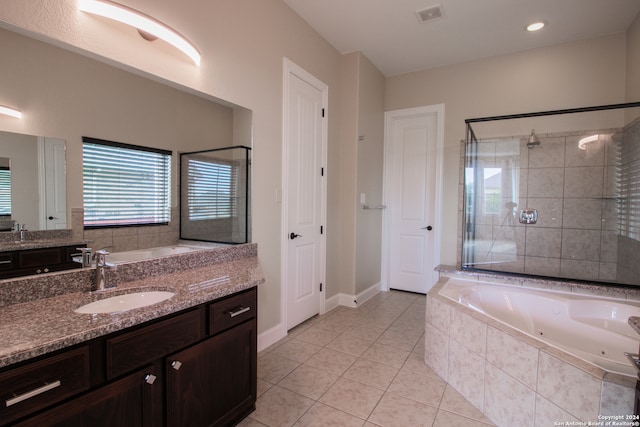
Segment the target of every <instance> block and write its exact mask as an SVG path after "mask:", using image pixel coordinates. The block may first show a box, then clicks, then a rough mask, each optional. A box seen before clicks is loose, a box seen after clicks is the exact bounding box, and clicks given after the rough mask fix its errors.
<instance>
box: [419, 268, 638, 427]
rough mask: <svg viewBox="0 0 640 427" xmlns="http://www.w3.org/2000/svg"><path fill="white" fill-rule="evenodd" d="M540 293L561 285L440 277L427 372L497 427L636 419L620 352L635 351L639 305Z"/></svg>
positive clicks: (431, 299) (432, 301) (568, 291)
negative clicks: (632, 416)
mask: <svg viewBox="0 0 640 427" xmlns="http://www.w3.org/2000/svg"><path fill="white" fill-rule="evenodd" d="M492 281H494V282H492ZM546 286H558V284H557V283H553V284H545V283H542V282H541V281H540V280H529V279H528V278H522V277H513V278H509V277H507V276H505V277H501V278H500V279H498V280H494V278H492V277H490V276H486V277H485V276H482V275H474V274H470V275H467V274H465V273H459V272H457V271H452V273H449V272H448V271H444V272H443V271H441V272H440V280H439V281H438V283H436V284H435V285H434V286H433V288H432V289H431V290H430V291H429V292H428V293H427V304H426V316H425V364H426V365H427V366H428V367H429V368H431V369H432V370H433V371H434V372H435V373H436V374H438V375H439V376H440V377H442V378H443V379H444V380H445V381H446V382H447V383H448V384H449V385H451V386H452V387H453V388H454V389H455V390H456V391H457V392H459V393H460V394H461V395H462V396H464V397H465V399H467V400H468V401H469V402H471V403H472V404H473V405H474V406H475V407H476V408H478V409H479V410H480V411H481V412H482V413H483V414H485V415H486V416H487V417H488V418H489V419H490V420H492V421H493V422H494V423H495V424H496V425H499V426H503V425H504V426H507V425H523V426H524V425H527V426H547V425H559V424H558V422H559V421H561V422H565V421H566V422H569V421H571V422H578V421H580V422H583V423H585V424H571V425H587V424H586V423H587V422H596V421H598V420H600V419H601V418H599V417H601V416H613V415H620V414H632V413H633V403H634V393H635V383H636V378H637V377H636V372H635V369H634V368H633V366H632V365H631V363H630V362H629V361H628V360H627V359H626V357H625V356H624V352H630V353H637V351H638V343H639V341H640V336H639V335H638V334H637V333H636V332H635V331H634V330H633V329H632V328H631V327H630V326H629V325H628V323H627V322H628V318H629V316H632V315H636V316H637V315H640V301H636V300H626V299H616V298H609V297H600V296H595V295H592V294H582V293H579V292H581V291H582V287H581V286H578V285H577V284H563V285H562V289H563V291H556V290H549V289H547V288H546ZM574 289H575V291H574ZM612 292H614V291H612ZM617 293H618V294H624V292H623V291H620V290H619V289H618V290H617ZM523 420H527V422H523ZM563 425H570V424H563ZM592 425H596V424H592Z"/></svg>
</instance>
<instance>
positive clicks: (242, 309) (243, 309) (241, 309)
mask: <svg viewBox="0 0 640 427" xmlns="http://www.w3.org/2000/svg"><path fill="white" fill-rule="evenodd" d="M249 310H251V307H238V309H237V310H236V311H230V312H229V316H231V317H236V316H240V315H241V314H243V313H246V312H247V311H249Z"/></svg>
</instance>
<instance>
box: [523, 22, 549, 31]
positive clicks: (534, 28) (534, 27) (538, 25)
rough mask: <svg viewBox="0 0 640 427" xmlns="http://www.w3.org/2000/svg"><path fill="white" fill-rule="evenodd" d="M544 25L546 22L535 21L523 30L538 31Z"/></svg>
mask: <svg viewBox="0 0 640 427" xmlns="http://www.w3.org/2000/svg"><path fill="white" fill-rule="evenodd" d="M545 25H547V23H546V22H544V21H536V22H532V23H531V24H529V25H527V26H526V27H525V28H526V29H527V31H532V32H533V31H540V30H541V29H543V28H544V27H545Z"/></svg>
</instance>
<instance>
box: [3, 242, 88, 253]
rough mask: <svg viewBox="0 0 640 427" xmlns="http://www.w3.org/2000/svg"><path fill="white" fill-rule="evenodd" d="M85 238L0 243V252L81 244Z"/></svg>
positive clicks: (83, 243)
mask: <svg viewBox="0 0 640 427" xmlns="http://www.w3.org/2000/svg"><path fill="white" fill-rule="evenodd" d="M87 243H88V242H87V241H85V240H66V239H38V240H23V241H19V240H18V241H14V242H2V243H0V252H9V251H21V250H25V249H40V248H55V247H60V246H74V245H76V246H82V245H85V244H87Z"/></svg>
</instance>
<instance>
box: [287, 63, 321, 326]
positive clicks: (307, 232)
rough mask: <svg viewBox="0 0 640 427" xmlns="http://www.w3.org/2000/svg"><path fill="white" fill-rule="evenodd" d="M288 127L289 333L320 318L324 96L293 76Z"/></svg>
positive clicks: (319, 90)
mask: <svg viewBox="0 0 640 427" xmlns="http://www.w3.org/2000/svg"><path fill="white" fill-rule="evenodd" d="M288 81H289V86H288V103H287V105H288V112H286V114H287V116H288V117H287V123H288V129H287V130H286V132H287V141H288V144H287V146H288V150H287V152H288V155H287V159H286V161H287V164H286V165H285V166H286V167H287V169H288V170H287V175H288V185H287V187H288V190H287V218H288V221H287V222H288V228H287V229H286V230H285V232H286V233H287V245H288V255H287V258H288V262H287V265H288V271H287V284H288V289H287V322H286V327H287V330H289V329H291V328H293V327H294V326H296V325H298V324H299V323H301V322H303V321H305V320H307V319H308V318H310V317H312V316H314V315H316V314H318V313H319V310H320V295H321V292H320V286H321V283H322V277H323V273H322V265H323V259H322V250H323V248H322V236H321V229H320V227H321V225H322V222H321V219H322V203H323V200H322V179H323V176H322V175H323V174H322V158H323V156H322V153H323V151H322V150H323V120H324V118H323V92H322V90H321V89H319V88H317V87H316V86H314V85H313V84H310V83H309V82H307V81H306V80H303V79H302V78H301V77H299V76H297V75H295V74H291V75H290V76H289V79H288Z"/></svg>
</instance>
